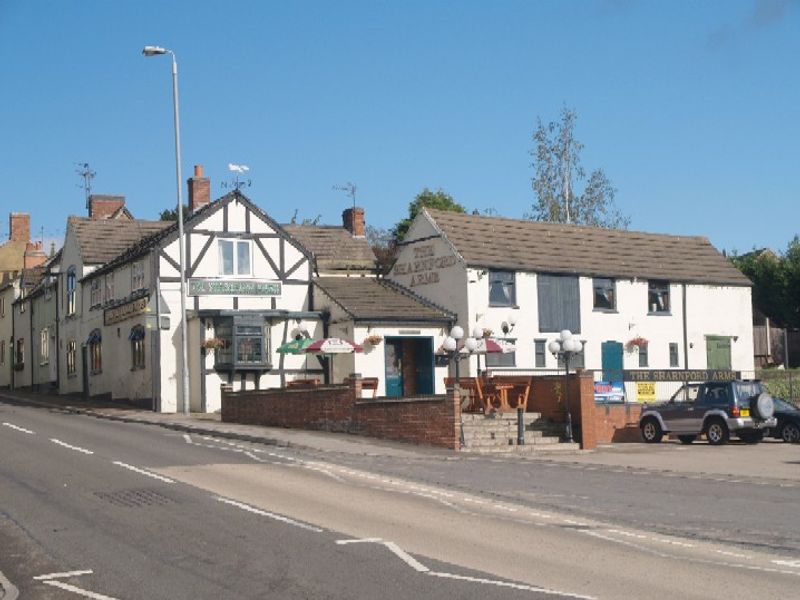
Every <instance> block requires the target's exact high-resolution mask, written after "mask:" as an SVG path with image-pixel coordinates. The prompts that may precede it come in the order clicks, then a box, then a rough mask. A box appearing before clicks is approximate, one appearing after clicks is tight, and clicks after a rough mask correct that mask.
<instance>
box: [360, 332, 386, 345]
mask: <svg viewBox="0 0 800 600" xmlns="http://www.w3.org/2000/svg"><path fill="white" fill-rule="evenodd" d="M382 341H383V336H382V335H377V334H373V335H368V336H367V337H365V338H364V344H366V345H368V346H377V345H378V344H380V343H381V342H382Z"/></svg>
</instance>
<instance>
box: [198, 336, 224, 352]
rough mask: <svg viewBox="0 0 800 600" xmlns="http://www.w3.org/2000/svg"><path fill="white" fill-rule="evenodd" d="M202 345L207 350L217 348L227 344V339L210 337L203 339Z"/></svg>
mask: <svg viewBox="0 0 800 600" xmlns="http://www.w3.org/2000/svg"><path fill="white" fill-rule="evenodd" d="M202 346H203V348H205V349H206V350H216V349H217V348H222V347H223V346H225V340H221V339H219V338H208V339H207V340H203V343H202Z"/></svg>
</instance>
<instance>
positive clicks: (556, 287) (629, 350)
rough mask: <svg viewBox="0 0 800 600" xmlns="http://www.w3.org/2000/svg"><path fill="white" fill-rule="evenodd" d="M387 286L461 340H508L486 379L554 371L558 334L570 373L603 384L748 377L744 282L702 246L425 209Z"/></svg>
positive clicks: (697, 240)
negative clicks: (710, 375)
mask: <svg viewBox="0 0 800 600" xmlns="http://www.w3.org/2000/svg"><path fill="white" fill-rule="evenodd" d="M388 278H389V279H391V280H393V281H395V282H397V283H399V284H401V285H403V286H406V287H408V288H409V289H411V290H412V291H413V292H415V293H416V294H419V295H420V296H423V297H425V298H427V299H428V300H430V301H432V302H434V303H435V304H437V305H439V306H442V307H444V308H446V309H448V310H450V311H452V312H453V313H455V314H457V315H458V323H459V324H460V325H461V326H462V327H463V328H464V329H465V331H467V332H471V331H473V329H474V328H475V326H476V325H477V326H480V327H481V328H485V329H490V330H492V332H493V335H495V336H497V337H501V338H506V339H509V340H511V341H513V342H514V343H515V344H516V351H515V352H513V353H509V354H496V355H488V356H487V357H486V366H488V368H489V369H491V370H493V371H499V372H509V371H511V372H513V371H515V370H526V371H536V370H541V371H543V370H548V369H549V370H553V369H556V368H558V366H559V365H558V363H557V360H556V358H555V357H554V356H552V355H550V354H549V353H548V352H547V344H548V342H549V341H550V340H553V339H555V338H556V337H557V336H558V333H559V332H560V331H561V330H563V329H569V330H570V331H572V332H573V333H574V334H575V335H576V336H577V337H578V338H579V339H580V340H582V341H583V342H584V351H583V353H582V355H581V356H579V357H577V359H578V360H577V363H578V364H577V365H574V366H578V367H585V368H587V369H594V370H596V373H597V377H598V378H603V379H607V380H612V381H613V380H620V379H622V378H623V373H627V372H628V371H633V370H647V371H648V373H647V376H649V378H650V379H654V378H655V379H658V378H663V374H661V375H659V374H658V373H654V371H657V370H669V371H678V370H683V371H686V370H707V369H714V370H731V369H732V370H737V371H742V372H744V373H745V374H747V373H748V372H749V373H750V374H752V370H753V369H754V363H753V333H752V326H751V323H752V313H751V302H750V286H751V282H750V281H749V280H748V279H747V278H746V277H745V276H744V275H742V273H741V272H739V270H738V269H736V267H734V266H733V265H732V264H731V263H730V261H729V260H728V259H727V258H726V257H724V256H723V255H722V254H721V253H719V252H718V251H717V250H716V249H715V248H714V247H713V246H712V245H711V244H710V243H709V241H708V240H707V239H706V238H702V237H680V236H671V235H660V234H650V233H640V232H634V231H622V230H609V229H600V228H594V227H584V226H577V225H564V224H552V223H542V222H537V221H529V220H515V219H506V218H499V217H489V216H477V215H468V214H459V213H454V212H445V211H438V210H433V209H424V210H423V211H422V212H420V213H419V215H418V216H417V218H416V219H415V220H414V222H413V223H412V225H411V228H410V229H409V232H408V235H407V236H406V239H405V241H404V242H403V244H402V247H401V250H400V253H399V256H398V259H397V261H396V263H395V265H394V266H393V268H392V270H391V272H390V274H389V275H388ZM636 342H638V343H636ZM477 367H478V362H477V359H476V358H472V359H471V360H470V361H469V365H468V367H467V369H468V371H469V372H470V373H471V374H475V373H476V370H477ZM628 378H629V377H626V379H628ZM667 378H669V374H667ZM632 387H633V386H631V385H630V384H627V385H626V389H627V396H628V399H630V400H633V399H635V398H636V391H635V388H634V389H631V388H632Z"/></svg>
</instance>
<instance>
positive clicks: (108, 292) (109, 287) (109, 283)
mask: <svg viewBox="0 0 800 600" xmlns="http://www.w3.org/2000/svg"><path fill="white" fill-rule="evenodd" d="M103 283H104V284H105V285H104V287H105V302H111V301H112V300H114V274H113V273H107V274H106V276H105V281H104V282H103Z"/></svg>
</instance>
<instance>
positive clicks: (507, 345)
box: [460, 338, 517, 354]
mask: <svg viewBox="0 0 800 600" xmlns="http://www.w3.org/2000/svg"><path fill="white" fill-rule="evenodd" d="M516 349H517V347H516V346H515V345H514V344H512V343H511V342H509V341H508V340H498V339H493V338H481V339H479V340H478V345H477V346H476V347H475V350H473V351H472V352H471V354H508V353H509V352H514V351H515V350H516ZM460 352H462V353H463V354H470V352H469V350H467V349H466V348H464V347H463V346H462V348H461V350H460Z"/></svg>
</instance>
